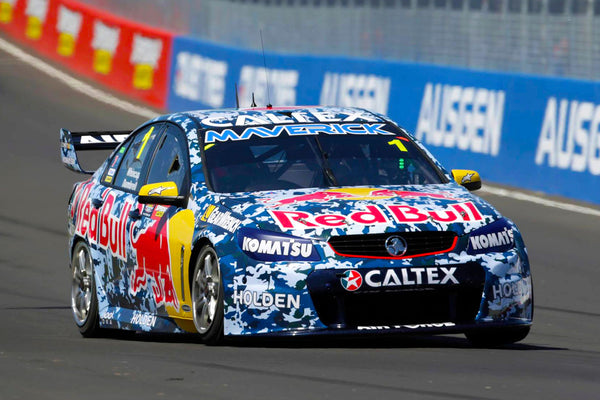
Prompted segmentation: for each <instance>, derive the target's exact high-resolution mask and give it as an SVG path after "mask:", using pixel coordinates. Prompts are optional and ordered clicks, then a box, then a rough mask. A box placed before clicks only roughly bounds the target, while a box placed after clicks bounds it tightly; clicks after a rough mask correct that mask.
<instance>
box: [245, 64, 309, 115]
mask: <svg viewBox="0 0 600 400" xmlns="http://www.w3.org/2000/svg"><path fill="white" fill-rule="evenodd" d="M267 77H268V79H269V86H267ZM297 85H298V71H296V70H293V69H266V70H265V69H264V68H263V67H254V66H251V65H244V66H243V67H242V70H241V71H240V80H239V98H240V99H241V102H240V106H241V107H242V108H244V107H250V106H251V104H250V99H251V98H252V94H254V98H255V100H256V103H257V104H267V103H269V102H271V103H272V104H277V105H278V106H292V105H295V104H296V86H297ZM267 90H270V92H269V93H267Z"/></svg>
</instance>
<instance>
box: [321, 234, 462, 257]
mask: <svg viewBox="0 0 600 400" xmlns="http://www.w3.org/2000/svg"><path fill="white" fill-rule="evenodd" d="M390 236H400V237H402V238H404V240H405V241H406V253H404V254H403V255H402V256H401V257H391V256H390V254H389V253H388V252H387V250H386V248H385V241H386V240H387V238H389V237H390ZM456 238H457V235H456V233H455V232H446V231H443V232H438V231H426V232H402V233H382V234H374V235H346V236H334V237H332V238H330V239H329V242H328V243H329V245H330V246H331V248H332V249H333V251H335V252H336V253H338V254H339V255H343V256H350V257H377V258H407V257H416V256H420V255H426V254H436V253H445V252H448V251H450V250H452V248H453V247H454V244H455V242H456Z"/></svg>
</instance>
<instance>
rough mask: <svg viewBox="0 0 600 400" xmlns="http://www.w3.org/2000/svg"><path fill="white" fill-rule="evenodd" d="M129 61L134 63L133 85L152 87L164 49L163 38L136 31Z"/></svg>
mask: <svg viewBox="0 0 600 400" xmlns="http://www.w3.org/2000/svg"><path fill="white" fill-rule="evenodd" d="M132 47H133V48H132V51H131V57H130V58H129V61H130V62H131V64H132V65H133V68H134V70H133V87H134V88H135V89H140V90H149V89H152V86H153V82H154V71H155V70H156V69H157V68H158V62H159V60H160V56H161V53H162V49H163V41H162V40H161V39H153V38H149V37H145V36H143V35H140V34H139V33H136V34H134V35H133V46H132Z"/></svg>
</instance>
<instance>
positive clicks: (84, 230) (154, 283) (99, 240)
mask: <svg viewBox="0 0 600 400" xmlns="http://www.w3.org/2000/svg"><path fill="white" fill-rule="evenodd" d="M92 187H93V184H91V183H90V184H87V185H83V186H81V187H80V188H79V189H78V191H77V193H76V194H75V203H74V204H75V205H74V206H73V207H72V209H71V217H72V218H76V219H75V232H76V234H77V235H79V236H81V237H84V238H87V240H88V241H89V242H90V244H95V245H97V246H98V247H99V248H101V249H103V250H106V251H107V253H110V254H111V255H112V256H113V257H116V258H118V259H120V260H122V261H123V262H125V263H127V262H128V256H131V255H133V256H135V268H134V269H133V271H132V272H131V275H130V282H131V286H130V287H129V290H130V293H131V294H133V295H134V296H135V295H137V293H138V292H139V291H140V290H141V289H146V290H148V291H150V290H151V291H152V293H153V294H154V299H155V301H156V305H162V304H164V305H169V306H172V307H174V308H175V309H176V310H177V309H179V300H178V297H177V293H176V291H175V288H174V285H173V279H172V276H171V261H170V253H169V243H168V240H167V238H168V232H167V230H168V228H167V224H159V218H160V217H159V216H158V215H156V214H155V215H154V216H153V218H152V220H150V221H147V225H146V226H145V227H141V226H140V225H141V224H142V223H141V220H135V221H132V220H130V219H129V218H128V216H129V212H130V211H131V210H132V209H133V203H132V202H131V201H125V202H122V203H121V204H123V206H122V207H120V208H119V207H118V201H117V197H116V196H115V195H114V194H113V193H111V191H110V189H105V190H104V191H103V192H102V193H101V194H100V199H102V202H101V203H102V205H101V206H100V207H95V206H94V205H93V204H92V201H91V198H90V192H91V190H92ZM139 207H140V208H141V207H142V206H139ZM140 211H141V209H140ZM127 243H130V244H131V248H132V249H133V254H130V255H128V254H127Z"/></svg>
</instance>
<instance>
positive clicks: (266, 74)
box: [252, 29, 273, 108]
mask: <svg viewBox="0 0 600 400" xmlns="http://www.w3.org/2000/svg"><path fill="white" fill-rule="evenodd" d="M259 32H260V47H261V48H262V53H263V64H264V66H265V78H266V81H267V108H273V105H272V104H271V90H270V88H269V74H268V73H267V58H266V57H265V45H264V43H263V36H262V29H260V30H259ZM252 101H253V102H254V95H253V97H252Z"/></svg>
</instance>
